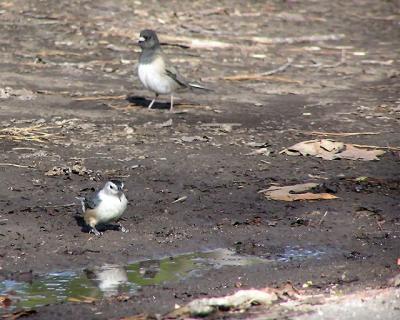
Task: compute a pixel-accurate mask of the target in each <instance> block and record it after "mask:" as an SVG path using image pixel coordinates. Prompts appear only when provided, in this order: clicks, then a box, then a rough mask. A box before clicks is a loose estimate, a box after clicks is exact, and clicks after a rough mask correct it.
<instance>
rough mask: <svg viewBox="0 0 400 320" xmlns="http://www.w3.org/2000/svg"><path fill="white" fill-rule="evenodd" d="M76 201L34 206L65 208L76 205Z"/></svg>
mask: <svg viewBox="0 0 400 320" xmlns="http://www.w3.org/2000/svg"><path fill="white" fill-rule="evenodd" d="M76 205H77V204H76V203H67V204H54V205H48V206H36V208H67V207H73V206H76Z"/></svg>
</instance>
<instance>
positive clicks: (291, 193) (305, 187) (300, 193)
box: [260, 183, 337, 201]
mask: <svg viewBox="0 0 400 320" xmlns="http://www.w3.org/2000/svg"><path fill="white" fill-rule="evenodd" d="M318 185H319V184H318V183H303V184H296V185H293V186H285V187H279V186H272V187H269V188H268V189H266V190H261V191H260V192H261V193H263V194H264V195H265V197H266V198H267V199H269V200H280V201H299V200H330V199H336V198H337V197H336V196H334V195H332V194H330V193H312V192H307V191H309V190H310V189H313V188H315V187H317V186H318Z"/></svg>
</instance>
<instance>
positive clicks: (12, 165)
mask: <svg viewBox="0 0 400 320" xmlns="http://www.w3.org/2000/svg"><path fill="white" fill-rule="evenodd" d="M0 166H10V167H17V168H35V167H33V166H24V165H22V164H16V163H5V162H3V163H0Z"/></svg>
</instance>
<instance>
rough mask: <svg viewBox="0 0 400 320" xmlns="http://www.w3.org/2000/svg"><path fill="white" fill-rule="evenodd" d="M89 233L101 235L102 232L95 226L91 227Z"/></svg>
mask: <svg viewBox="0 0 400 320" xmlns="http://www.w3.org/2000/svg"><path fill="white" fill-rule="evenodd" d="M89 233H94V235H96V236H101V235H102V234H103V233H102V232H100V231H99V230H97V229H96V227H91V228H90V231H89Z"/></svg>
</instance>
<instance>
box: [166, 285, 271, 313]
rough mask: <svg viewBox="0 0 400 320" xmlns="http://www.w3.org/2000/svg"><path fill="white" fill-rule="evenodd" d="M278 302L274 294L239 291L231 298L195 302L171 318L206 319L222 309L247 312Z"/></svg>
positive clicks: (179, 309)
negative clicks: (249, 309) (253, 307)
mask: <svg viewBox="0 0 400 320" xmlns="http://www.w3.org/2000/svg"><path fill="white" fill-rule="evenodd" d="M277 300H278V296H277V295H276V293H274V292H266V291H263V290H256V289H250V290H239V291H238V292H236V293H234V294H232V295H230V296H225V297H219V298H203V299H196V300H193V301H191V302H189V303H188V304H187V305H186V306H183V307H181V308H178V309H176V310H175V311H173V312H172V313H171V314H170V315H169V316H173V317H181V316H193V317H205V316H207V315H209V314H211V313H213V312H215V311H217V310H220V309H223V310H225V311H226V310H230V309H235V310H239V311H245V310H247V309H248V308H250V307H251V306H252V305H269V304H271V303H273V302H275V301H277Z"/></svg>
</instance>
